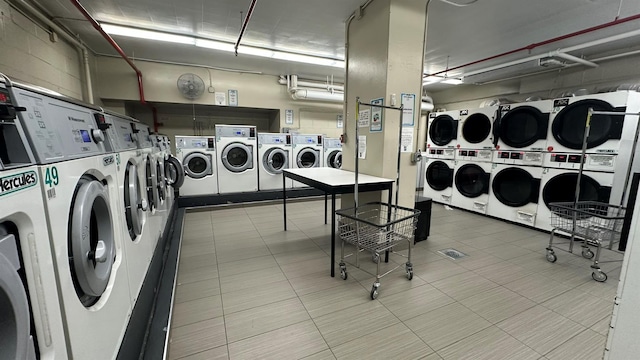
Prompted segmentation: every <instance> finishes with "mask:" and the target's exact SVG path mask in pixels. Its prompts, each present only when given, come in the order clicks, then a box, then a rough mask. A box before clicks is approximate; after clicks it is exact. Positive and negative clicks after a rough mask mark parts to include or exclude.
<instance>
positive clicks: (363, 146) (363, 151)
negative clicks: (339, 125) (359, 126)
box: [358, 135, 367, 159]
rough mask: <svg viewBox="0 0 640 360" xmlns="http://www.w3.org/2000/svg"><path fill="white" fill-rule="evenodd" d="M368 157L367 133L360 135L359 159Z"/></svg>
mask: <svg viewBox="0 0 640 360" xmlns="http://www.w3.org/2000/svg"><path fill="white" fill-rule="evenodd" d="M366 157H367V137H366V136H365V135H359V136H358V159H365V158H366Z"/></svg>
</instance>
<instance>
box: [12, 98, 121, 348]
mask: <svg viewBox="0 0 640 360" xmlns="http://www.w3.org/2000/svg"><path fill="white" fill-rule="evenodd" d="M12 95H13V98H14V99H15V101H16V103H17V104H18V105H19V106H22V107H24V108H25V110H24V111H21V112H19V117H20V120H21V123H22V124H23V126H24V127H25V130H26V133H27V137H28V139H29V142H30V145H31V147H32V150H33V153H34V156H35V159H36V162H37V163H38V164H39V166H38V171H39V176H40V179H41V189H42V193H43V194H44V203H45V204H44V209H45V213H46V216H47V222H48V224H49V234H50V239H49V240H50V243H51V248H52V250H53V257H54V260H53V264H54V266H55V271H54V274H55V276H56V277H57V278H56V282H57V284H58V296H59V298H60V301H61V307H62V314H63V323H64V327H65V330H64V333H65V335H66V338H67V339H66V340H67V344H68V351H69V354H68V355H69V358H74V359H96V358H101V359H114V358H116V356H117V353H118V350H119V347H120V344H121V341H122V339H123V336H124V334H125V330H126V327H127V323H128V321H129V317H130V315H131V309H132V303H131V298H130V293H129V280H128V276H127V275H128V272H127V266H126V265H127V263H126V258H125V253H124V251H123V244H122V241H123V239H122V234H121V232H120V231H119V229H120V228H121V227H120V226H121V225H120V221H119V220H120V219H119V216H118V215H117V214H118V211H119V208H120V204H119V196H118V188H119V184H118V181H117V165H116V155H115V154H113V153H107V152H106V150H105V144H104V139H105V134H104V132H103V131H102V130H101V129H104V128H105V126H106V125H105V124H103V123H102V122H101V120H103V118H102V116H101V115H100V111H101V110H100V109H99V108H94V107H91V106H89V105H83V104H80V103H77V102H76V101H74V100H70V99H67V98H63V97H54V96H53V95H49V94H46V93H44V92H41V91H38V90H35V89H33V88H28V87H24V86H13V88H12ZM46 296H53V295H52V294H47V295H46Z"/></svg>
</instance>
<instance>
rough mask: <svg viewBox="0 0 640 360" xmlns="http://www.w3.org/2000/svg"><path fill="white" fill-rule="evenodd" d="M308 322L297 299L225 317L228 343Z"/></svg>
mask: <svg viewBox="0 0 640 360" xmlns="http://www.w3.org/2000/svg"><path fill="white" fill-rule="evenodd" d="M305 320H309V314H308V313H307V310H306V309H305V308H304V306H302V303H301V302H300V300H299V299H297V298H292V299H288V300H284V301H280V302H276V303H272V304H268V305H263V306H259V307H254V308H252V309H248V310H244V311H239V312H236V313H233V314H227V315H225V327H226V329H227V339H228V341H229V343H232V342H236V341H238V340H242V339H246V338H249V337H252V336H255V335H259V334H262V333H266V332H269V331H272V330H276V329H280V328H283V327H286V326H289V325H293V324H296V323H299V322H302V321H305Z"/></svg>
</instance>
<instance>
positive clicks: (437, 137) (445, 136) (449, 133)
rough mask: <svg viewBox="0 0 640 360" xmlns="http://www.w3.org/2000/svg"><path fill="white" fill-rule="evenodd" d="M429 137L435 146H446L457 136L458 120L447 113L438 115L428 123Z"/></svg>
mask: <svg viewBox="0 0 640 360" xmlns="http://www.w3.org/2000/svg"><path fill="white" fill-rule="evenodd" d="M429 137H430V138H431V141H432V142H433V143H434V144H435V145H437V146H446V145H447V144H449V143H450V142H451V141H453V140H455V139H456V138H457V137H458V121H457V120H454V119H453V118H452V117H451V116H449V115H439V116H437V117H436V118H435V119H433V121H432V122H431V124H430V125H429Z"/></svg>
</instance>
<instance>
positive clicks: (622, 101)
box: [536, 91, 640, 231]
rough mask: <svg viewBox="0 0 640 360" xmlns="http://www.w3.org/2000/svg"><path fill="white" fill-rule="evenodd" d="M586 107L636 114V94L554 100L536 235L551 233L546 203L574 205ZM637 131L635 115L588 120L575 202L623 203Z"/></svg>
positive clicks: (639, 105) (639, 107)
mask: <svg viewBox="0 0 640 360" xmlns="http://www.w3.org/2000/svg"><path fill="white" fill-rule="evenodd" d="M589 108H593V109H594V110H595V111H607V112H621V113H625V112H627V113H638V112H640V93H637V92H629V91H618V92H611V93H602V94H593V95H584V96H576V97H572V98H564V99H556V100H554V108H553V112H552V114H551V124H550V126H549V132H548V141H547V150H548V153H546V154H545V157H544V167H545V169H544V174H543V177H542V185H541V190H542V191H541V193H540V201H539V207H538V214H539V217H538V222H537V223H536V227H538V228H540V229H542V230H547V231H549V230H551V229H552V226H551V224H550V217H551V211H550V210H549V204H550V203H553V202H570V201H574V200H575V189H576V184H577V178H578V170H579V169H580V162H581V161H583V159H582V143H583V138H584V128H585V121H586V118H587V112H588V109H589ZM637 131H638V116H636V115H627V116H625V115H620V116H612V115H593V116H592V118H591V129H590V132H589V137H588V138H587V149H586V152H585V159H584V169H583V173H582V177H581V181H580V196H579V200H580V201H598V202H603V203H608V204H613V205H620V204H624V202H623V200H624V201H626V199H622V196H623V190H624V188H625V180H626V178H627V171H628V167H629V163H630V162H631V161H632V158H633V148H634V141H635V136H636V133H637Z"/></svg>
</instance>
